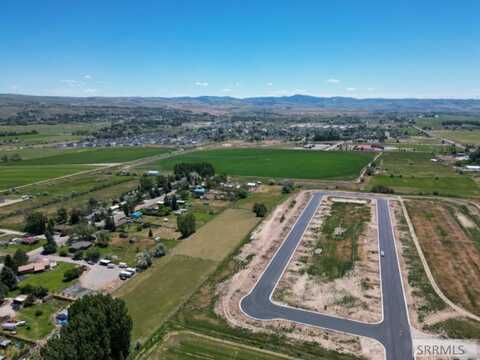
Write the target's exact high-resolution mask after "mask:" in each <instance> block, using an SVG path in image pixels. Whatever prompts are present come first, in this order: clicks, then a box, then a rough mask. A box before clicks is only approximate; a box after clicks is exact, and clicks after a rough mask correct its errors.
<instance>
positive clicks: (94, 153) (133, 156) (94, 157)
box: [13, 147, 170, 166]
mask: <svg viewBox="0 0 480 360" xmlns="http://www.w3.org/2000/svg"><path fill="white" fill-rule="evenodd" d="M169 150H170V149H167V148H157V147H131V148H130V147H129V148H102V149H90V148H88V149H77V150H76V151H71V150H67V151H66V152H63V151H61V152H59V153H57V154H53V155H50V156H45V157H41V158H36V159H30V160H28V159H27V160H22V161H18V162H15V163H13V164H15V166H31V165H63V164H109V163H122V162H127V161H133V160H138V159H141V158H144V157H149V156H155V155H160V154H163V153H166V152H168V151H169Z"/></svg>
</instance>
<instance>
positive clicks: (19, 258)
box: [12, 249, 28, 270]
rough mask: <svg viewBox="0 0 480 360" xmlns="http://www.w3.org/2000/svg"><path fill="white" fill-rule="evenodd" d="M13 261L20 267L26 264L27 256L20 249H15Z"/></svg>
mask: <svg viewBox="0 0 480 360" xmlns="http://www.w3.org/2000/svg"><path fill="white" fill-rule="evenodd" d="M13 261H14V262H15V265H16V266H22V265H25V264H26V263H28V255H27V254H26V253H25V251H23V250H22V249H17V251H15V253H14V254H13ZM12 270H13V269H12Z"/></svg>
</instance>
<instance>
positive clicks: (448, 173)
mask: <svg viewBox="0 0 480 360" xmlns="http://www.w3.org/2000/svg"><path fill="white" fill-rule="evenodd" d="M432 157H433V155H432V154H430V153H420V152H389V153H385V154H383V155H382V157H381V159H380V164H381V167H382V170H383V171H382V174H381V175H376V176H374V177H373V179H371V180H370V182H369V185H370V188H372V187H374V186H376V185H383V186H387V187H390V188H392V189H394V190H395V191H396V192H399V193H408V194H427V195H432V194H434V193H435V194H437V195H444V196H480V188H479V187H478V185H477V184H476V183H475V181H474V180H473V179H472V178H470V177H468V176H465V175H460V174H457V173H456V172H455V171H454V170H453V169H452V168H451V167H449V166H447V165H444V164H441V163H438V162H437V163H435V162H432V161H431V160H430V159H431V158H432Z"/></svg>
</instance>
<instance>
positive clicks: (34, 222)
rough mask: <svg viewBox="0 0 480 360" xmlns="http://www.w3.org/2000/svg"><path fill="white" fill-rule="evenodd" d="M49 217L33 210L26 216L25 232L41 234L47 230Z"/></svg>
mask: <svg viewBox="0 0 480 360" xmlns="http://www.w3.org/2000/svg"><path fill="white" fill-rule="evenodd" d="M46 222H47V217H46V216H45V215H44V214H43V213H41V212H32V213H30V214H28V215H27V217H26V218H25V232H27V233H29V234H33V235H41V234H43V233H44V232H45V224H46Z"/></svg>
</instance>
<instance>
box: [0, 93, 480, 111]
mask: <svg viewBox="0 0 480 360" xmlns="http://www.w3.org/2000/svg"><path fill="white" fill-rule="evenodd" d="M23 106H61V107H64V106H69V107H76V106H107V107H108V106H114V107H172V108H178V109H184V110H192V111H205V112H211V113H225V112H252V111H253V112H255V111H276V112H377V111H383V112H390V111H400V112H467V113H480V100H479V99H415V98H406V99H383V98H372V99H357V98H352V97H315V96H307V95H293V96H281V97H251V98H242V99H241V98H234V97H228V96H223V97H220V96H199V97H172V98H165V97H56V96H31V95H15V94H0V112H1V109H2V108H4V109H7V108H9V109H12V108H16V107H23Z"/></svg>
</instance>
